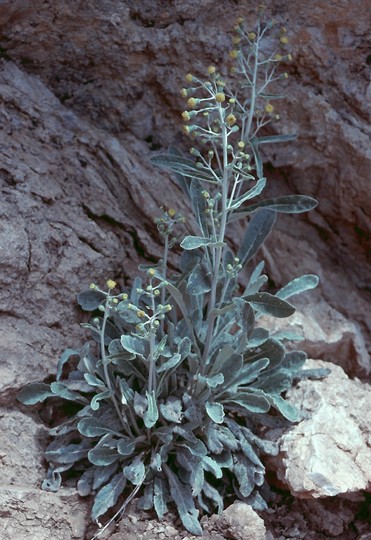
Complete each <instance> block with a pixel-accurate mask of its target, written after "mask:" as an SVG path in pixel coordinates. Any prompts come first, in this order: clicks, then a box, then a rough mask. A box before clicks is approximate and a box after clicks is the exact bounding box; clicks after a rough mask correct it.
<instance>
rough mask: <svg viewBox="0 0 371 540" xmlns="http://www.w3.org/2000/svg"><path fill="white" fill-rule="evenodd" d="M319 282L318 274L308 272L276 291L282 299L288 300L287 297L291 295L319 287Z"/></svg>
mask: <svg viewBox="0 0 371 540" xmlns="http://www.w3.org/2000/svg"><path fill="white" fill-rule="evenodd" d="M318 282H319V278H318V276H316V275H315V274H306V275H304V276H300V277H298V278H296V279H293V280H292V281H290V283H288V284H287V285H285V286H284V287H282V289H280V290H279V291H278V292H276V294H275V296H277V297H278V298H282V300H286V298H290V297H291V296H294V294H300V293H302V292H304V291H308V290H310V289H314V288H315V287H317V285H318Z"/></svg>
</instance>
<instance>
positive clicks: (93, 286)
mask: <svg viewBox="0 0 371 540" xmlns="http://www.w3.org/2000/svg"><path fill="white" fill-rule="evenodd" d="M96 288H97V286H96V285H95V283H90V285H89V289H91V290H92V291H94V290H95V289H96Z"/></svg>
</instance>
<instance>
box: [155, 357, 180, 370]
mask: <svg viewBox="0 0 371 540" xmlns="http://www.w3.org/2000/svg"><path fill="white" fill-rule="evenodd" d="M181 361H182V358H181V356H180V354H178V353H175V354H174V356H172V358H170V360H167V362H165V363H164V364H162V365H161V366H159V367H158V368H156V371H157V373H162V372H163V371H167V370H168V369H172V368H174V367H176V366H178V365H179V364H180V363H181Z"/></svg>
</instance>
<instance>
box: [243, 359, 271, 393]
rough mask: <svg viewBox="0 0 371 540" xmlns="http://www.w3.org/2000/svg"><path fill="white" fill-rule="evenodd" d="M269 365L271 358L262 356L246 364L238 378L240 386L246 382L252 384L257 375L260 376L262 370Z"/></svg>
mask: <svg viewBox="0 0 371 540" xmlns="http://www.w3.org/2000/svg"><path fill="white" fill-rule="evenodd" d="M268 365H269V358H261V359H260V360H256V361H255V362H253V363H252V364H246V365H245V366H244V367H243V368H242V369H241V373H240V376H239V378H238V380H237V383H238V385H239V386H243V385H244V384H251V383H252V382H253V381H255V379H257V377H259V375H260V372H261V371H262V370H263V369H265V368H266V367H267V366H268Z"/></svg>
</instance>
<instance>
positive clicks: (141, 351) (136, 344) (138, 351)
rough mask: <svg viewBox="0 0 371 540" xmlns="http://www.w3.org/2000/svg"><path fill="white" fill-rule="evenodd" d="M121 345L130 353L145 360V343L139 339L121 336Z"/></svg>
mask: <svg viewBox="0 0 371 540" xmlns="http://www.w3.org/2000/svg"><path fill="white" fill-rule="evenodd" d="M121 345H122V346H123V347H124V349H125V350H126V351H128V352H131V353H133V354H135V355H137V356H141V357H142V358H145V356H146V347H145V344H144V341H143V340H142V339H139V338H137V337H133V336H126V335H123V336H121Z"/></svg>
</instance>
